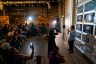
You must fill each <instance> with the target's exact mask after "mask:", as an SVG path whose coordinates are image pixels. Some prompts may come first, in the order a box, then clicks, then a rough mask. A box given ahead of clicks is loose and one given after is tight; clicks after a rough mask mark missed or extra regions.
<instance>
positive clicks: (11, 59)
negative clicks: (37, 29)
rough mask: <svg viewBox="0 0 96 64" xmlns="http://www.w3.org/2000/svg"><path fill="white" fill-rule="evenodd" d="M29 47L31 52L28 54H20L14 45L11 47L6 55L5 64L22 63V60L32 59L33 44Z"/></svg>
mask: <svg viewBox="0 0 96 64" xmlns="http://www.w3.org/2000/svg"><path fill="white" fill-rule="evenodd" d="M30 48H31V49H32V53H31V55H30V56H26V55H24V54H20V53H19V51H18V50H17V49H16V48H15V47H12V48H11V49H10V50H9V53H8V56H7V64H24V61H26V60H30V59H32V58H33V55H34V46H33V45H32V46H30Z"/></svg>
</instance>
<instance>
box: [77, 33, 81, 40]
mask: <svg viewBox="0 0 96 64" xmlns="http://www.w3.org/2000/svg"><path fill="white" fill-rule="evenodd" d="M76 37H77V38H78V39H80V40H81V33H78V32H76Z"/></svg>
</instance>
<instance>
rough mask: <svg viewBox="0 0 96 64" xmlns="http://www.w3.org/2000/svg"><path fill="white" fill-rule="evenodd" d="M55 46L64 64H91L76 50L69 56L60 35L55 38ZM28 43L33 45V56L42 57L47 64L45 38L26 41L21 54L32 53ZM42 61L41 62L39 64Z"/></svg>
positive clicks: (65, 43)
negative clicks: (63, 59) (62, 57)
mask: <svg viewBox="0 0 96 64" xmlns="http://www.w3.org/2000/svg"><path fill="white" fill-rule="evenodd" d="M55 41H56V44H57V46H59V49H60V53H61V55H63V56H64V58H65V60H66V62H65V63H64V64H92V63H91V62H90V61H89V60H88V59H87V58H86V57H85V56H84V55H82V54H81V53H80V52H79V51H78V50H77V49H74V53H73V54H69V52H68V51H67V49H68V44H67V42H66V41H64V40H63V39H62V37H61V34H59V35H57V36H56V39H55ZM30 43H33V45H34V47H35V54H34V56H42V57H44V59H45V64H48V58H47V55H48V42H47V40H46V39H45V36H38V37H31V38H29V39H28V40H27V42H26V44H25V45H24V47H23V49H22V51H21V53H23V54H26V55H30V53H31V52H32V51H31V49H30ZM43 62H44V60H42V63H41V64H44V63H43ZM29 64H36V60H35V59H34V60H33V61H31V62H29Z"/></svg>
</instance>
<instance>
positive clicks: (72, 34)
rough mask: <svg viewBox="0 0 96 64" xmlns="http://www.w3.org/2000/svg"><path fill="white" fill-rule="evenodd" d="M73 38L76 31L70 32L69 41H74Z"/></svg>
mask: <svg viewBox="0 0 96 64" xmlns="http://www.w3.org/2000/svg"><path fill="white" fill-rule="evenodd" d="M75 37H76V31H75V30H71V31H70V36H69V41H72V40H75Z"/></svg>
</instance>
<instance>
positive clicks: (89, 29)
mask: <svg viewBox="0 0 96 64" xmlns="http://www.w3.org/2000/svg"><path fill="white" fill-rule="evenodd" d="M83 32H85V33H89V34H93V25H84V26H83Z"/></svg>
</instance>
